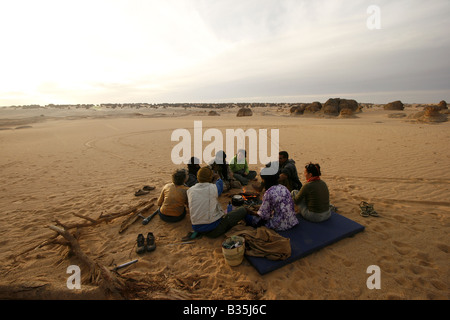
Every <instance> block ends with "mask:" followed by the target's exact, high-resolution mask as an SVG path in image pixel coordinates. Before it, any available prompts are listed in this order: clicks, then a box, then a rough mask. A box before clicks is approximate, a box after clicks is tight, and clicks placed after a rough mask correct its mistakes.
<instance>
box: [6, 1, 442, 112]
mask: <svg viewBox="0 0 450 320" xmlns="http://www.w3.org/2000/svg"><path fill="white" fill-rule="evenodd" d="M25 3H26V7H27V10H23V7H24V2H17V1H14V2H13V1H11V2H2V3H1V4H0V30H3V31H0V32H1V36H2V39H3V40H2V44H3V47H4V48H6V49H5V50H2V52H0V68H1V69H2V75H3V77H2V80H0V88H1V89H0V105H5V104H6V103H5V101H7V102H8V103H9V102H11V101H13V100H14V97H18V96H19V95H17V94H15V95H9V97H12V98H8V99H6V98H5V97H6V93H7V92H16V93H17V92H21V93H22V94H21V95H20V96H21V97H23V96H24V95H26V94H29V96H30V100H33V101H36V97H38V99H37V100H40V101H39V103H58V102H63V101H64V102H71V103H90V102H93V103H100V102H104V101H105V100H104V99H107V100H108V101H109V102H114V101H118V100H119V101H122V102H126V101H124V100H123V99H129V101H130V102H134V101H145V102H166V101H167V102H168V101H177V102H182V101H183V102H184V101H188V102H189V101H205V102H206V101H217V100H227V99H228V100H233V99H234V100H245V99H249V100H252V99H253V100H264V99H266V100H267V101H269V100H276V99H281V98H282V97H289V99H298V98H301V97H308V98H309V97H311V98H314V97H319V96H321V97H322V96H326V95H332V94H339V93H343V92H344V93H348V94H355V96H356V95H361V94H366V93H367V94H369V93H370V92H374V96H376V97H377V99H381V96H382V94H381V93H382V92H389V91H392V92H394V91H398V92H408V91H409V92H412V91H417V92H425V91H426V90H435V91H434V92H436V90H441V91H440V92H442V90H444V92H445V90H449V88H448V85H447V84H448V83H450V81H449V80H450V79H449V77H450V76H449V75H450V72H449V71H450V63H449V62H448V59H447V58H446V52H448V49H449V47H450V40H449V39H448V36H447V31H446V30H448V29H449V28H450V25H449V24H450V23H449V20H448V18H447V16H448V14H449V13H450V3H449V2H448V1H447V0H435V1H433V2H423V1H418V0H408V1H405V0H398V1H387V0H379V1H377V5H378V6H379V7H380V9H381V27H382V28H381V30H369V29H368V28H367V26H366V21H367V18H368V16H369V15H368V13H367V8H368V7H369V5H372V4H373V3H372V1H368V0H355V1H352V2H351V3H349V1H343V0H315V1H300V0H285V1H280V0H276V1H275V0H265V1H261V0H258V1H256V0H252V1H237V0H227V1H225V0H217V1H213V2H212V1H206V0H191V1H179V0H168V1H156V0H154V1H152V0H149V1H138V0H130V1H106V0H104V1H102V0H98V1H84V0H80V1H54V0H53V1H50V0H42V1H39V2H36V1H25ZM4 30H8V32H5V31H4ZM50 83H53V84H56V85H57V86H54V87H53V89H54V90H53V89H52V92H49V90H48V89H49V87H48V84H50ZM46 84H47V86H46ZM1 90H3V91H1ZM77 92H80V94H78V95H77V94H76V93H77ZM389 96H390V95H389ZM81 97H83V99H91V100H90V101H78V100H77V99H81ZM406 98H407V96H406ZM442 98H446V99H450V97H449V96H448V93H447V95H446V96H445V97H442ZM49 99H52V101H48V100H49ZM424 99H425V96H424ZM426 99H428V97H427V98H426ZM439 99H441V97H439ZM2 100H3V101H2ZM74 100H77V101H74ZM20 101H25V100H20Z"/></svg>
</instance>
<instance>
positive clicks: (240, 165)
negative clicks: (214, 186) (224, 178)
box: [230, 149, 256, 186]
mask: <svg viewBox="0 0 450 320" xmlns="http://www.w3.org/2000/svg"><path fill="white" fill-rule="evenodd" d="M246 156H247V151H245V150H244V149H241V150H239V151H238V153H237V154H236V155H235V156H234V157H233V159H231V161H230V169H231V172H233V177H234V178H235V179H236V180H238V181H239V182H240V183H241V184H242V185H243V186H246V185H247V184H248V182H249V181H251V180H253V179H255V178H256V171H250V170H249V168H248V163H247V159H246Z"/></svg>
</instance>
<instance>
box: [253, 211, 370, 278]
mask: <svg viewBox="0 0 450 320" xmlns="http://www.w3.org/2000/svg"><path fill="white" fill-rule="evenodd" d="M297 218H298V220H299V222H300V223H299V224H298V225H296V226H295V227H294V228H292V229H290V230H287V231H281V232H278V233H279V234H280V235H282V236H283V237H285V238H289V239H290V242H291V256H290V257H289V258H288V259H286V260H277V261H273V260H269V259H266V258H261V257H251V256H246V258H247V260H248V261H249V262H250V263H251V265H252V266H253V267H255V268H256V270H258V272H259V273H260V274H262V275H263V274H266V273H269V272H272V271H274V270H276V269H279V268H281V267H283V266H285V265H288V264H289V263H291V262H294V261H296V260H298V259H300V258H303V257H305V256H307V255H308V254H311V253H313V252H315V251H317V250H319V249H322V248H324V247H326V246H328V245H330V244H332V243H335V242H337V241H339V240H341V239H344V238H347V237H350V236H352V235H354V234H356V233H358V232H361V231H363V230H364V226H362V225H360V224H359V223H357V222H355V221H353V220H350V219H348V218H346V217H344V216H341V215H340V214H338V213H335V212H332V213H331V217H330V219H328V220H327V221H324V222H320V223H314V222H309V221H306V220H304V219H303V218H301V217H300V215H298V216H297Z"/></svg>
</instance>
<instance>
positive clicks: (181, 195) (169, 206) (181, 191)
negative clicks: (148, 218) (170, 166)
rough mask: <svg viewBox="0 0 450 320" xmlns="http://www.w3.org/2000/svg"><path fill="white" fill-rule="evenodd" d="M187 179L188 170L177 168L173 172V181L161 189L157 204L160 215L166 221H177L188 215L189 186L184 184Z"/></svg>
mask: <svg viewBox="0 0 450 320" xmlns="http://www.w3.org/2000/svg"><path fill="white" fill-rule="evenodd" d="M186 181H187V172H186V170H184V169H181V170H176V171H175V172H174V173H173V174H172V183H168V184H166V185H165V186H164V187H163V189H162V190H161V194H160V196H159V198H158V202H157V205H158V206H159V209H158V210H159V216H160V218H161V219H162V220H164V221H166V222H177V221H180V220H182V219H183V218H184V217H185V216H186V206H187V204H188V199H187V193H186V191H187V190H188V187H186V186H185V185H184V183H185V182H186Z"/></svg>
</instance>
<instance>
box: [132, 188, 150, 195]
mask: <svg viewBox="0 0 450 320" xmlns="http://www.w3.org/2000/svg"><path fill="white" fill-rule="evenodd" d="M148 193H149V191H144V190H142V189H139V190H138V191H136V192H135V193H134V195H135V196H136V197H139V196H143V195H145V194H148Z"/></svg>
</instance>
